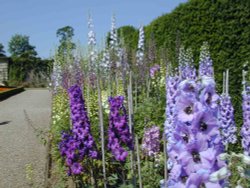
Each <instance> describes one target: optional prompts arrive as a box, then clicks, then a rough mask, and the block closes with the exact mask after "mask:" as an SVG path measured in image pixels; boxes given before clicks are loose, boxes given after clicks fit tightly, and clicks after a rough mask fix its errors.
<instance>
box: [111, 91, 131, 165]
mask: <svg viewBox="0 0 250 188" xmlns="http://www.w3.org/2000/svg"><path fill="white" fill-rule="evenodd" d="M123 100H124V98H123V97H122V96H118V97H114V98H112V97H110V98H109V106H110V113H109V129H108V136H109V138H108V149H109V150H111V152H112V154H113V156H114V157H115V159H116V160H117V161H125V160H126V157H127V155H128V152H127V151H126V150H125V149H124V148H123V147H122V144H123V145H125V146H127V147H128V148H129V149H130V150H133V147H134V146H133V139H132V135H131V134H130V132H129V127H128V120H127V114H126V109H125V107H124V106H123Z"/></svg>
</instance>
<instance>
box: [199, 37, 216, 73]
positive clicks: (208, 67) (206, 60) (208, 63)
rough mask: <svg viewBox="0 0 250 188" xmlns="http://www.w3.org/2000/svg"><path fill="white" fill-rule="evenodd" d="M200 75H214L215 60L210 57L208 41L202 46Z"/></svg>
mask: <svg viewBox="0 0 250 188" xmlns="http://www.w3.org/2000/svg"><path fill="white" fill-rule="evenodd" d="M199 76H200V77H202V76H210V77H213V76H214V70H213V61H212V59H211V57H210V52H209V45H208V42H204V43H203V45H202V46H201V53H200V62H199Z"/></svg>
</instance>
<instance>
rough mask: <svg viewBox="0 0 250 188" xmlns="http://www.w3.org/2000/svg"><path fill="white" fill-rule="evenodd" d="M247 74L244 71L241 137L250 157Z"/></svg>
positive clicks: (249, 99)
mask: <svg viewBox="0 0 250 188" xmlns="http://www.w3.org/2000/svg"><path fill="white" fill-rule="evenodd" d="M246 74H247V72H246V71H243V79H244V80H243V87H244V90H243V92H242V97H243V103H242V110H243V126H242V128H241V137H242V141H241V142H242V147H243V149H244V154H245V155H248V156H250V88H249V86H248V87H246V84H247V83H246V81H245V76H246Z"/></svg>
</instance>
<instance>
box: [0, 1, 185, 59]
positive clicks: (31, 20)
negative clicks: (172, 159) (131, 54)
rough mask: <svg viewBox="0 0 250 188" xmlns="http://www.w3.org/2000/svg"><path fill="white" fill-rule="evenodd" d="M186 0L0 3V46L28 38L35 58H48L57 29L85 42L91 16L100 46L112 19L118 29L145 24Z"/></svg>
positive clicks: (53, 47) (56, 41)
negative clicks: (20, 36)
mask: <svg viewBox="0 0 250 188" xmlns="http://www.w3.org/2000/svg"><path fill="white" fill-rule="evenodd" d="M186 1H187V0H0V5H1V19H0V43H2V44H3V45H4V47H5V51H7V49H8V41H9V40H10V38H11V36H13V35H14V34H16V33H18V34H24V35H28V36H30V44H32V45H34V46H36V50H37V52H38V55H39V56H40V57H43V58H47V57H49V56H50V55H52V54H53V51H54V49H55V46H56V45H57V44H58V38H57V37H56V30H57V29H58V28H61V27H64V26H66V25H69V26H72V27H73V28H74V32H75V36H74V41H80V43H81V44H82V45H85V44H86V41H87V32H88V30H87V18H88V13H89V12H90V13H91V14H92V17H93V19H94V25H95V32H96V35H97V40H98V42H99V43H100V42H101V41H102V40H103V39H104V37H105V35H106V33H107V32H108V31H109V29H110V22H111V16H112V15H113V14H115V15H116V20H117V27H119V26H123V25H133V26H135V27H138V26H140V25H141V24H143V25H147V24H149V23H150V22H151V21H152V20H153V19H154V18H156V17H158V16H160V15H162V14H164V13H168V12H170V11H171V10H173V9H174V8H175V7H176V6H178V5H179V4H180V3H183V2H186Z"/></svg>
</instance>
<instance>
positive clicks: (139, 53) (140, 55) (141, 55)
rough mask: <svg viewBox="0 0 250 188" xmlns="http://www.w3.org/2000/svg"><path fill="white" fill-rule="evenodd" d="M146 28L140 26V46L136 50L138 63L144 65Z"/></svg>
mask: <svg viewBox="0 0 250 188" xmlns="http://www.w3.org/2000/svg"><path fill="white" fill-rule="evenodd" d="M144 38H145V36H144V29H143V26H141V27H140V28H139V40H138V46H137V52H136V58H137V61H136V63H137V65H138V66H142V64H143V61H144V50H145V47H144V40H145V39H144Z"/></svg>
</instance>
